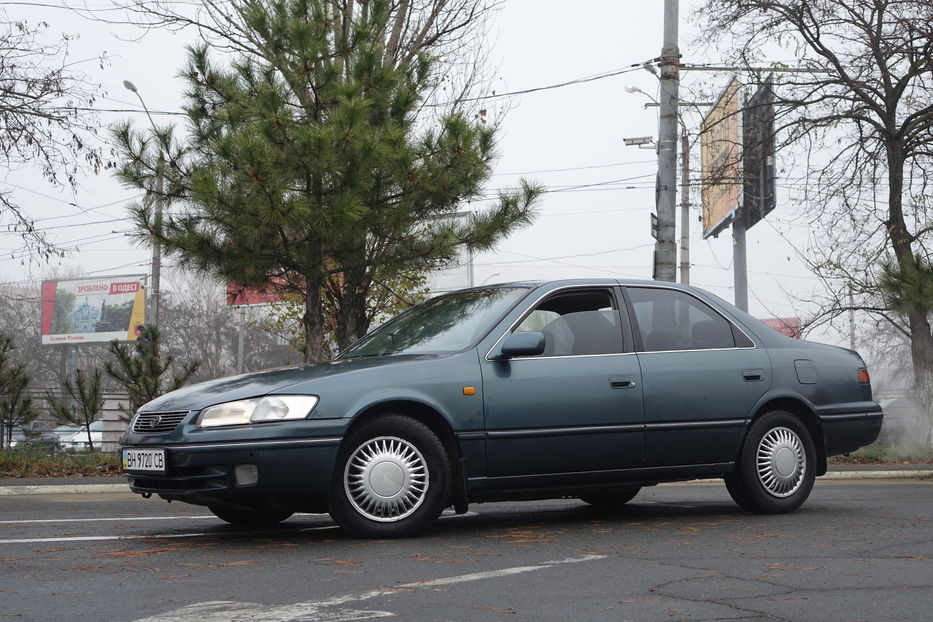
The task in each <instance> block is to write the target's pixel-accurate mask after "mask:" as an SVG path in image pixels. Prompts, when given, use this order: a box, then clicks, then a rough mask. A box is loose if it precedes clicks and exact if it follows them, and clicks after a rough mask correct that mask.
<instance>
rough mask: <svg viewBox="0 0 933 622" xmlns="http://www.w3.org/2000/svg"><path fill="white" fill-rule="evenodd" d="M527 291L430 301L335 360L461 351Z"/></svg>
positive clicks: (473, 292) (468, 293) (474, 292)
mask: <svg viewBox="0 0 933 622" xmlns="http://www.w3.org/2000/svg"><path fill="white" fill-rule="evenodd" d="M527 291H528V290H527V289H525V288H521V287H490V288H488V289H470V290H465V291H461V292H454V293H452V294H447V295H445V296H438V297H437V298H432V299H431V300H429V301H427V302H425V303H424V304H421V305H418V306H417V307H414V308H412V309H410V310H409V311H406V312H405V313H402V314H401V315H398V316H396V317H394V318H392V319H391V320H389V321H388V322H386V323H385V324H383V325H382V326H380V327H379V328H377V329H376V330H375V331H373V332H372V333H370V334H369V335H367V336H366V337H364V338H363V339H360V340H359V341H357V342H356V343H355V344H353V345H352V346H350V347H349V348H347V349H346V350H344V351H343V352H342V353H341V354H340V356H338V357H337V358H339V359H347V358H356V357H361V356H386V355H389V354H412V353H420V352H456V351H458V350H463V349H465V348H468V347H470V346H471V345H473V344H474V343H476V341H477V340H479V339H480V338H481V337H482V336H483V335H484V334H485V333H486V331H488V330H489V329H490V328H491V325H492V323H493V322H495V321H496V320H498V319H499V318H500V317H501V316H502V315H503V314H504V313H505V312H506V311H507V310H508V309H509V308H511V306H512V305H513V304H515V302H516V301H517V300H518V299H519V298H521V297H522V296H524V295H525V293H526V292H527Z"/></svg>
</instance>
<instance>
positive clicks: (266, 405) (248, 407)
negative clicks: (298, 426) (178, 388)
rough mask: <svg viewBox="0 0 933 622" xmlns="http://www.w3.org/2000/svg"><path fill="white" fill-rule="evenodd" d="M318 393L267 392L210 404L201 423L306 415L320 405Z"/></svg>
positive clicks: (242, 422)
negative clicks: (244, 398) (276, 393)
mask: <svg viewBox="0 0 933 622" xmlns="http://www.w3.org/2000/svg"><path fill="white" fill-rule="evenodd" d="M317 402H318V397H317V396H316V395H267V396H265V397H256V398H253V399H249V400H237V401H236V402H225V403H223V404H216V405H214V406H208V407H207V408H205V409H204V410H202V411H201V416H200V417H198V425H199V426H201V427H202V428H214V427H217V426H222V425H246V424H249V423H262V422H265V421H285V420H288V419H304V418H305V417H307V416H308V415H309V414H311V411H312V410H314V407H315V406H317Z"/></svg>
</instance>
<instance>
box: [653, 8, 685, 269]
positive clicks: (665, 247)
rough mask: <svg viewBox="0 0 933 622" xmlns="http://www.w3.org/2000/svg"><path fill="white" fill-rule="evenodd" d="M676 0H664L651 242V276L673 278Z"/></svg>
mask: <svg viewBox="0 0 933 622" xmlns="http://www.w3.org/2000/svg"><path fill="white" fill-rule="evenodd" d="M678 2H679V0H664V43H663V47H662V48H661V58H660V60H659V62H658V66H659V67H660V70H661V120H660V127H659V131H658V134H659V136H658V205H657V209H658V240H657V242H656V243H655V245H654V278H656V279H658V280H659V281H669V282H671V283H673V282H674V281H675V280H676V264H677V247H676V242H675V219H676V207H675V202H676V198H677V197H676V186H677V103H678V87H679V83H680V49H679V48H678V47H677V21H678V8H679V7H678Z"/></svg>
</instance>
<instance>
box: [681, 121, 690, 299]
mask: <svg viewBox="0 0 933 622" xmlns="http://www.w3.org/2000/svg"><path fill="white" fill-rule="evenodd" d="M680 126H681V127H680V282H681V283H683V284H684V285H690V139H689V138H688V137H687V126H686V125H684V123H683V120H681V122H680Z"/></svg>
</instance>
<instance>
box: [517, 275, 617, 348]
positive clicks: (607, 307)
mask: <svg viewBox="0 0 933 622" xmlns="http://www.w3.org/2000/svg"><path fill="white" fill-rule="evenodd" d="M522 331H535V332H540V333H543V334H544V352H543V353H542V354H541V355H540V356H583V355H592V354H615V353H618V352H622V330H621V328H620V326H619V312H618V309H617V308H616V304H615V298H614V297H613V296H612V293H611V292H610V291H607V290H580V291H573V292H565V293H561V294H557V295H556V296H552V297H551V298H548V299H547V300H545V301H544V302H542V303H541V304H539V305H538V306H537V307H535V308H534V310H532V311H531V313H529V314H528V315H527V316H525V318H524V319H523V320H522V321H521V323H520V324H519V325H518V326H517V327H516V328H515V332H522Z"/></svg>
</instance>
